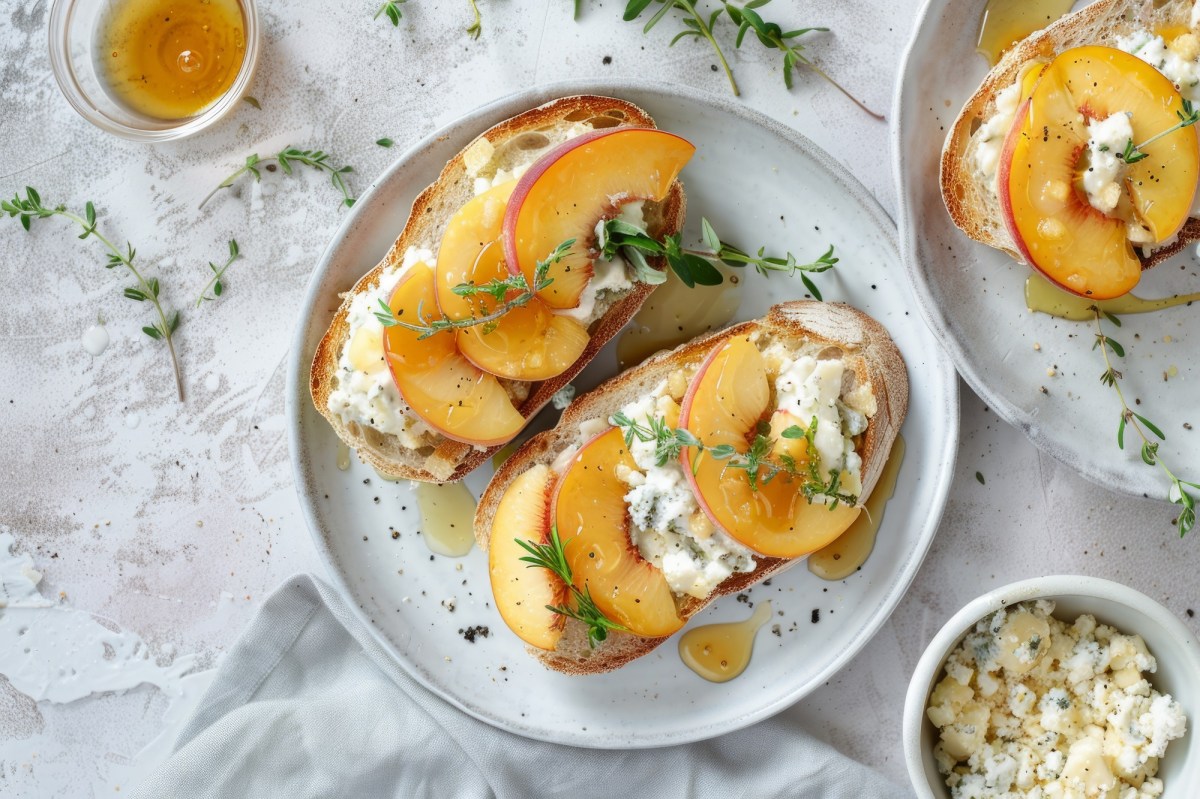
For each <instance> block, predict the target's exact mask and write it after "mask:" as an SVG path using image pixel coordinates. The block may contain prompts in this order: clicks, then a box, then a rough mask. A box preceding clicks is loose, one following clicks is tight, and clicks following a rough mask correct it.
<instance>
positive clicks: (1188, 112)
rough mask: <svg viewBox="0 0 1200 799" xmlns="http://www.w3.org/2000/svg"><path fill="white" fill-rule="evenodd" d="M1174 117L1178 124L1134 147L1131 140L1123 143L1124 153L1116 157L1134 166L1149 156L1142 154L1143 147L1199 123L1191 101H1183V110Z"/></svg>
mask: <svg viewBox="0 0 1200 799" xmlns="http://www.w3.org/2000/svg"><path fill="white" fill-rule="evenodd" d="M1175 115H1176V116H1178V117H1179V122H1178V123H1176V124H1174V125H1172V126H1171V127H1169V128H1167V129H1166V130H1164V131H1162V132H1161V133H1156V134H1154V135H1153V136H1151V137H1150V138H1148V139H1146V140H1145V141H1144V142H1142V143H1141V144H1139V145H1137V146H1136V147H1135V146H1134V144H1133V139H1129V140H1128V141H1127V142H1126V143H1125V151H1124V152H1123V153H1121V154H1120V155H1119V156H1117V157H1118V158H1120V159H1121V160H1122V161H1124V162H1125V163H1127V164H1136V163H1137V162H1138V161H1141V160H1142V159H1143V158H1146V157H1147V156H1148V155H1149V153H1144V152H1142V148H1143V147H1145V146H1147V145H1149V144H1153V143H1154V142H1156V141H1158V140H1159V139H1161V138H1162V137H1163V136H1169V135H1171V134H1172V133H1174V132H1175V131H1177V130H1182V129H1184V128H1187V127H1191V126H1192V125H1195V124H1196V123H1197V122H1200V110H1197V109H1196V107H1195V106H1194V105H1192V101H1191V100H1188V99H1184V101H1183V110H1182V111H1176V112H1175Z"/></svg>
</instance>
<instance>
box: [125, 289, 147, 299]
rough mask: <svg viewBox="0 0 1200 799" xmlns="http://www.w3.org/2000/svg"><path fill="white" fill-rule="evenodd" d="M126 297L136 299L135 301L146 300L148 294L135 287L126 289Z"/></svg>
mask: <svg viewBox="0 0 1200 799" xmlns="http://www.w3.org/2000/svg"><path fill="white" fill-rule="evenodd" d="M125 297H126V298H127V299H131V300H134V301H135V302H145V301H146V295H145V294H143V293H142V292H141V291H140V290H139V289H135V288H127V289H125Z"/></svg>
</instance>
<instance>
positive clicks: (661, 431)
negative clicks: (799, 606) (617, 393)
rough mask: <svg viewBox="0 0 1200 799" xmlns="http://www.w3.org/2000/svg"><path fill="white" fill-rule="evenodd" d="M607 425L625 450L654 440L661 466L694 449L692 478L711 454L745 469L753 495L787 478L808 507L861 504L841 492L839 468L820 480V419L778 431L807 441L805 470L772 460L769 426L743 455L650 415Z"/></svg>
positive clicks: (790, 461)
mask: <svg viewBox="0 0 1200 799" xmlns="http://www.w3.org/2000/svg"><path fill="white" fill-rule="evenodd" d="M609 422H610V423H611V424H613V425H615V426H616V427H618V428H620V429H621V431H622V433H623V434H624V436H625V446H626V447H630V446H633V441H634V439H637V440H638V441H641V442H643V443H647V444H648V443H651V442H653V443H654V462H655V464H656V465H658V466H665V465H666V464H667V463H669V462H672V461H676V460H678V459H679V457H680V455H682V454H683V451H684V450H685V449H688V448H694V449H696V450H697V453H696V457H695V458H693V459H692V473H693V474H695V473H696V472H698V471H699V469H700V461H701V458H703V457H704V456H705V455H707V456H709V457H711V458H715V459H716V460H719V461H726V462H727V463H726V466H725V468H727V469H740V470H742V471H744V472H745V473H746V480H747V482H749V484H750V489H751V490H752V491H757V490H758V489H759V487H760V486H764V485H767V484H768V483H770V482H771V481H772V480H774V479H775V478H776V477H778V476H779V475H780V474H784V475H787V477H788V478H789V479H799V480H802V481H803V482H802V484H801V487H800V490H801V492H802V493H803V494H804V498H805V499H806V500H808V502H809V503H810V504H811V503H812V502H813V500H814V499H816V498H817V497H819V496H823V497H826V498H827V504H828V506H829V509H830V510H833V509H834V508H836V507H837V506H838V505H839V504H840V503H843V502H845V503H847V504H849V505H857V504H858V497H857V496H856V495H854V494H849V493H846V492H843V491H842V490H841V479H842V477H841V472H840V470H838V469H830V470H829V477H828V479H826V478H824V477H822V476H821V473H820V469H821V467H820V462H821V459H820V454H819V453H818V452H817V445H816V436H817V417H816V416H814V417H813V418H812V422H810V423H809V425H808V427H801V426H799V425H791V426H789V427H787V428H786V429H784V430H783V431H782V432H781V433H780V436H781V437H782V438H787V439H804V441H805V451H806V454H807V464H806V465H805V466H804V467H803V468H802V467H801V466H800V465H798V464H797V463H796V459H795V458H793V457H792V456H790V455H788V454H786V453H783V454H780V455H779V457H778V459H777V460H776V459H772V458H771V457H770V456H771V452H772V451H773V450H774V448H775V439H773V438H771V437H770V436H769V435H768V433H769V432H770V428H769V427H768V426H767V425H766V424H765V423H760V425H759V429H758V430H757V431H756V433H755V436H754V440H753V441H751V443H750V447H749V448H748V449H747V450H746V451H745V452H738V450H737V449H736V448H735V447H734V446H733V445H732V444H718V445H716V446H708V445H706V444H705V443H704V442H703V441H701V440H700V439H699V438H697V437H696V436H695V434H693V433H692V432H691V431H690V430H686V429H684V428H682V427H679V428H672V427H671V426H670V425H668V424H667V422H666V420H665V419H664V418H662V417H648V418H647V424H642V423H640V422H637V421H635V420H633V419H630V418H629V416H628V415H626V414H625V413H624V412H621V411H618V412H617V413H615V414H613V416H612V417H611V418H610V419H609Z"/></svg>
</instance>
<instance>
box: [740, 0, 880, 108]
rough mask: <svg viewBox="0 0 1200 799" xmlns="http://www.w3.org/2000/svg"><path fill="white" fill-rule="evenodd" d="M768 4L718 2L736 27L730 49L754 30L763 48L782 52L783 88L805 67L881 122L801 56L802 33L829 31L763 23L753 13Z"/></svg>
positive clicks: (765, 0) (757, 1) (760, 0)
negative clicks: (790, 28)
mask: <svg viewBox="0 0 1200 799" xmlns="http://www.w3.org/2000/svg"><path fill="white" fill-rule="evenodd" d="M770 1H771V0H752V2H749V3H746V4H745V5H743V6H741V7H739V6H736V5H734V4H733V3H730V2H728V0H722V8H723V9H724V11H725V13H726V14H728V15H729V19H730V20H731V21H732V22H733V24H735V25H737V26H738V33H737V40H736V41H735V42H734V47H736V48H738V49H741V47H742V42H743V41H744V40H745V38H746V33H747V32H749V31H754V35H755V38H757V39H758V41H759V42H760V43H761V44H762V45H763V47H766V48H768V49H772V50H779V51H780V52H782V53H783V83H784V85H785V86H787V88H789V89H790V88H792V86H793V79H792V73H793V72H798V71H799V70H800V69H801V68H803V67H807V68H809V69H811V70H812V71H813V72H815V73H817V74H818V75H820V76H821V77H822V78H824V79H825V80H827V81H829V84H830V85H831V86H833V87H834V88H835V89H837V90H838V91H839V92H841V93H842V94H844V95H845V96H846V97H847V98H848V99H849V100H850V101H851V102H853V103H854V104H855V105H857V106H858V107H859V108H861V109H862V110H863V111H865V112H866V113H868V114H870V115H871V116H873V117H875V118H876V119H883V118H884V117H883V114H878V113H876V112H874V111H872V110H871V109H870V108H867V106H866V105H864V104H863V102H862V101H861V100H859V99H858V98H857V97H855V96H854V95H852V94H851V93H850V92H848V91H846V89H845V87H843V86H842V85H841V84H840V83H838V82H837V81H836V80H834V79H833V78H831V77H830V76H829V74H828V73H826V72H825V70H823V69H821V68H820V67H818V66H817V65H816V64H814V63H813V62H812V61H810V60H809V59H808V58H807V57H806V56H805V55H804V45H802V44H800V43H799V42H798V41H797V40H798V39H799V38H800V37H801V36H803V35H804V34H806V33H811V32H822V33H824V32H828V30H829V28H820V27H809V28H797V29H796V30H791V31H785V30H784V29H783V28H781V27H780V26H779V25H778V24H777V23H774V22H767V21H766V20H764V19H763V18H762V16H761V15H760V14H759V13H758V11H756V10H755V9H759V8H762V7H763V6H765V5H766V4H767V3H769V2H770ZM719 10H720V9H719ZM719 10H718V11H719Z"/></svg>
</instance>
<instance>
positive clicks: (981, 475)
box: [975, 472, 987, 486]
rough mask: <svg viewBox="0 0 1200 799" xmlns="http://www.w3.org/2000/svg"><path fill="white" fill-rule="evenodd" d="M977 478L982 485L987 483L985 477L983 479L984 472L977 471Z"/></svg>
mask: <svg viewBox="0 0 1200 799" xmlns="http://www.w3.org/2000/svg"><path fill="white" fill-rule="evenodd" d="M975 479H976V480H977V481H978V482H979V484H980V485H981V486H982V485H987V483H986V482H984V479H983V472H975Z"/></svg>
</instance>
